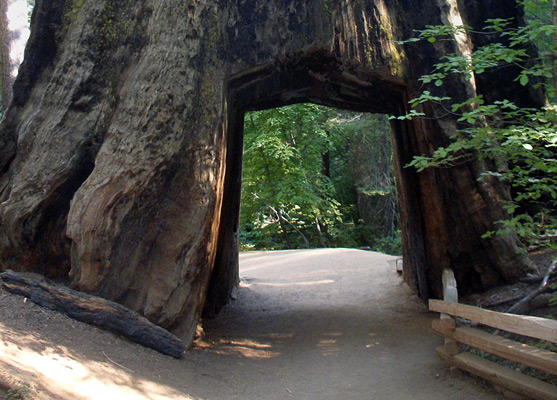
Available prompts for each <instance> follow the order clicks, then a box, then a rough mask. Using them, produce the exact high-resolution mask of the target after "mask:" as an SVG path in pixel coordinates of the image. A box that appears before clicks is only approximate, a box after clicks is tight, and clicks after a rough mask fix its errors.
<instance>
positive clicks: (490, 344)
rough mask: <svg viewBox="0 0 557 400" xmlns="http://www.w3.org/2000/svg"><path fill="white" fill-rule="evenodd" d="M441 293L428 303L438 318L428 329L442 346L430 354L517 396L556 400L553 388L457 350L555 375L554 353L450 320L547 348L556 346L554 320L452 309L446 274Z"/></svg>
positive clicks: (452, 289)
mask: <svg viewBox="0 0 557 400" xmlns="http://www.w3.org/2000/svg"><path fill="white" fill-rule="evenodd" d="M443 289H444V290H443V292H444V297H445V301H440V300H430V301H429V309H430V310H431V311H435V312H439V313H441V319H440V320H436V321H433V330H434V331H435V332H436V333H438V334H440V335H442V336H444V337H445V344H444V345H443V346H440V347H438V348H437V349H436V352H437V354H438V355H439V357H440V358H441V359H443V360H444V361H446V362H448V363H449V364H451V365H453V366H455V367H457V368H459V369H462V370H464V371H467V372H470V373H472V374H474V375H478V376H480V377H482V378H484V379H486V380H488V381H491V382H493V383H496V384H498V385H501V386H504V387H506V388H507V389H510V390H512V391H514V392H516V393H519V394H521V395H524V396H527V397H530V398H533V399H540V400H542V399H543V400H545V399H548V400H557V386H556V385H552V384H550V383H546V382H543V381H541V380H539V379H536V378H533V377H531V376H528V375H524V374H523V373H521V372H517V371H515V370H511V369H510V368H507V367H505V366H503V365H500V364H497V363H494V362H492V361H488V360H486V359H484V358H482V357H479V356H476V355H474V354H472V353H470V352H467V351H462V348H461V344H464V345H468V346H470V347H473V348H476V349H479V350H482V351H484V352H487V353H490V354H493V355H496V356H498V357H501V358H505V359H507V360H511V361H514V362H518V363H520V364H523V365H525V366H528V367H532V368H536V369H538V370H540V371H544V372H547V373H550V374H553V375H557V353H555V352H552V351H549V350H544V349H539V348H537V347H533V346H530V345H527V344H523V343H519V342H516V341H513V340H510V339H507V338H504V337H502V336H499V335H495V334H490V333H487V332H484V331H483V330H480V329H476V328H470V327H457V326H456V321H455V319H454V318H453V317H460V318H465V319H467V320H470V321H474V322H477V323H480V324H483V325H487V326H490V327H493V328H497V329H499V330H504V331H507V332H512V333H516V334H519V335H524V336H528V337H531V338H535V339H540V340H546V341H548V342H552V343H557V321H554V320H550V319H545V318H538V317H530V316H524V315H515V314H507V313H499V312H495V311H490V310H484V309H481V308H478V307H473V306H468V305H464V304H458V295H457V292H456V281H455V280H454V275H453V273H452V271H450V270H445V271H444V273H443Z"/></svg>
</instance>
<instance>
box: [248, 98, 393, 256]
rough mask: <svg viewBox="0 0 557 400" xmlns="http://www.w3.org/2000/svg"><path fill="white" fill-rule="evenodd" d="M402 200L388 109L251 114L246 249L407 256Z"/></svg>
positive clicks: (287, 109) (294, 108)
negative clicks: (380, 111)
mask: <svg viewBox="0 0 557 400" xmlns="http://www.w3.org/2000/svg"><path fill="white" fill-rule="evenodd" d="M396 204H397V200H396V190H395V183H394V173H393V160H392V149H391V132H390V127H389V124H388V119H387V116H386V115H383V114H371V113H363V112H351V111H346V110H341V109H337V108H332V107H326V106H320V105H317V104H312V103H299V104H294V105H290V106H284V107H277V108H271V109H266V110H261V111H251V112H247V113H246V114H245V118H244V152H243V168H242V195H241V207H240V227H239V244H240V250H241V251H250V250H287V249H308V248H327V247H336V248H339V247H343V248H369V249H371V250H375V251H380V252H384V253H386V254H391V255H401V251H402V250H401V245H400V230H399V226H400V224H399V219H398V209H397V205H396Z"/></svg>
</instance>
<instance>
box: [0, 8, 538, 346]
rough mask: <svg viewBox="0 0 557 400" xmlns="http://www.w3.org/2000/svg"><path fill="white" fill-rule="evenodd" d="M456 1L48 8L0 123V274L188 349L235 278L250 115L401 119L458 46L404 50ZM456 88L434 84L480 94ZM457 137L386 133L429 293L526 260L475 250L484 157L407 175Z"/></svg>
mask: <svg viewBox="0 0 557 400" xmlns="http://www.w3.org/2000/svg"><path fill="white" fill-rule="evenodd" d="M449 3H450V4H449ZM458 3H459V4H461V8H462V9H464V10H465V11H466V7H468V4H472V3H473V2H472V1H460V2H458ZM491 3H492V5H493V7H494V10H496V9H497V7H499V8H505V7H508V6H507V4H508V3H509V2H508V0H498V1H495V0H494V1H492V2H491ZM449 5H454V2H453V1H448V0H446V1H445V0H439V1H438V2H431V1H429V0H414V1H406V0H404V1H403V0H375V1H368V2H355V1H348V0H341V1H335V2H330V1H318V0H305V1H300V0H295V1H294V0H289V1H284V0H280V1H279V0H271V1H269V0H265V1H263V0H246V1H226V2H224V1H217V0H205V1H195V2H194V1H187V2H186V1H182V0H165V1H155V0H126V1H121V0H83V1H70V0H37V5H36V8H35V12H34V16H33V21H32V34H31V39H30V41H29V44H28V48H27V56H26V60H25V62H24V64H23V66H22V68H21V70H20V75H19V77H18V79H17V81H16V83H15V86H14V100H13V102H12V105H11V107H10V109H9V110H8V113H7V115H6V118H5V119H4V121H3V123H2V126H1V135H0V144H1V147H0V173H1V175H0V218H1V225H0V256H1V259H2V262H3V267H4V268H5V267H7V266H9V267H11V268H12V269H19V270H21V269H29V270H36V271H37V270H38V271H40V272H44V273H45V274H47V275H50V276H64V275H66V274H69V277H70V278H71V284H72V286H73V287H74V288H78V289H80V290H82V291H85V292H89V293H94V294H97V295H100V296H103V297H105V298H107V299H110V300H115V301H117V302H119V303H121V304H123V305H125V306H127V307H129V308H131V309H133V310H135V311H138V312H140V313H141V314H143V315H144V316H146V317H147V318H148V319H149V320H151V321H152V322H155V323H157V324H159V325H161V326H163V327H168V328H172V327H176V326H178V325H180V326H181V329H180V331H181V332H182V334H183V337H184V339H185V340H186V342H189V341H191V339H192V338H193V334H194V332H195V326H196V324H197V322H198V319H199V317H200V315H201V312H202V309H203V307H204V304H205V305H206V307H207V314H208V315H211V314H214V313H215V312H217V311H218V309H220V307H222V305H223V304H225V303H226V301H227V299H228V296H229V294H230V291H231V289H232V288H233V286H234V284H235V283H236V282H237V278H238V274H237V268H238V265H237V263H238V257H237V251H238V240H237V231H238V212H239V203H240V189H239V185H240V182H241V161H242V160H241V154H242V124H241V121H242V116H243V113H244V112H245V111H247V110H254V109H261V108H265V107H273V106H279V105H285V104H290V103H294V102H298V101H313V102H317V103H322V104H327V105H331V106H337V107H344V108H349V109H352V110H355V111H371V112H378V113H396V112H399V111H402V110H404V109H405V107H406V106H405V103H404V101H405V100H407V99H408V96H409V95H411V94H413V93H415V92H416V91H417V90H418V88H419V82H417V77H419V76H420V75H421V74H423V73H426V72H429V69H430V68H431V66H432V64H433V63H434V62H435V60H438V59H439V57H440V56H442V55H443V54H445V53H446V52H449V51H454V49H453V48H451V47H450V46H449V45H447V46H437V47H429V46H428V45H423V46H424V47H420V46H422V45H417V46H414V47H409V48H398V47H397V46H396V45H395V44H394V41H393V39H402V38H406V37H409V36H410V35H412V30H413V29H416V28H422V27H423V26H425V25H426V24H439V23H441V22H442V21H443V18H442V15H443V13H444V12H446V10H445V8H447V7H449ZM444 10H445V11H444ZM455 12H458V10H456V11H455ZM499 83H500V84H504V85H506V86H509V85H511V84H510V83H509V82H499ZM450 86H451V88H450V89H447V88H444V87H443V88H440V90H449V91H450V92H451V93H450V94H456V97H457V98H458V97H459V94H460V95H462V94H463V93H465V92H466V91H467V90H468V88H467V87H466V86H465V85H464V84H463V83H462V82H454V84H453V85H450ZM494 90H495V89H494ZM529 95H530V94H527V96H529ZM453 128H454V126H453V125H451V124H450V123H446V122H441V121H426V122H423V121H415V122H407V123H402V122H398V123H395V124H393V142H394V148H395V150H394V153H395V162H396V165H395V169H396V171H397V173H396V175H397V187H398V197H399V202H400V204H401V208H402V226H403V236H404V243H403V245H404V255H405V257H406V260H405V264H404V265H405V277H406V279H407V281H408V282H409V283H410V284H411V285H412V287H414V288H415V289H416V290H417V291H418V292H419V293H420V295H421V296H422V297H424V298H427V297H428V296H430V295H438V294H439V293H440V292H439V287H440V276H441V275H440V273H441V271H442V269H443V268H444V267H446V266H451V267H452V268H453V269H454V270H455V273H456V275H457V279H459V280H460V282H459V285H460V287H462V288H473V289H477V288H485V287H487V286H489V285H492V284H495V283H497V282H499V281H501V280H509V279H515V278H516V277H518V276H520V275H521V274H523V273H525V272H526V271H527V270H528V268H529V266H530V265H529V263H528V261H527V259H525V258H519V257H516V256H515V255H514V251H515V250H516V249H517V246H518V242H517V240H516V238H508V239H505V240H503V239H482V238H481V235H482V234H483V232H484V231H485V230H486V229H488V228H490V227H492V226H493V222H494V221H496V220H497V219H500V218H501V216H502V213H501V209H500V201H501V199H502V198H503V197H504V196H505V192H504V190H503V189H502V188H499V187H498V186H497V184H496V183H495V182H488V183H482V184H479V183H478V182H477V180H476V178H477V177H478V172H479V171H481V168H482V166H481V165H466V166H462V167H458V168H455V169H451V170H443V171H432V172H426V173H422V174H417V173H416V172H414V171H411V170H409V169H405V168H403V166H404V165H405V164H406V163H407V162H408V161H410V159H411V158H412V156H413V155H415V154H421V153H424V152H425V153H429V152H431V151H432V149H433V147H434V146H436V145H440V144H444V143H446V142H447V140H448V134H449V133H450V131H451V129H453ZM207 296H208V297H207ZM206 299H207V301H206Z"/></svg>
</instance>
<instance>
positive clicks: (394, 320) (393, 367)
mask: <svg viewBox="0 0 557 400" xmlns="http://www.w3.org/2000/svg"><path fill="white" fill-rule="evenodd" d="M240 259H241V268H240V276H241V285H240V287H239V288H238V289H237V291H236V293H235V300H234V301H232V302H231V303H230V304H229V305H228V306H227V307H225V309H224V310H223V312H222V313H221V314H220V315H218V316H217V318H216V319H214V320H211V321H204V330H205V334H204V336H203V337H202V338H201V339H200V340H198V341H197V342H196V344H195V346H194V348H193V349H192V350H190V351H189V352H187V353H186V355H185V357H184V358H182V359H181V360H176V359H173V358H170V357H167V356H163V355H161V354H159V353H156V352H154V351H152V350H149V349H145V348H143V347H141V346H139V345H137V344H134V343H131V342H129V341H126V340H123V339H121V338H119V337H117V336H115V335H113V334H111V333H108V332H104V331H101V330H99V329H97V328H95V327H91V326H88V325H85V324H82V323H79V322H76V321H73V320H71V319H69V318H67V317H65V316H63V315H60V314H57V313H55V312H52V311H49V310H44V309H41V308H39V307H38V306H36V305H34V304H32V303H31V302H24V300H23V298H21V297H19V296H14V295H11V294H8V293H6V292H4V291H0V379H1V378H2V376H3V375H5V372H6V371H7V372H9V373H10V374H12V375H13V376H15V377H16V379H17V380H20V381H22V382H25V383H27V384H28V385H29V386H30V387H31V388H32V390H33V395H34V397H33V399H34V400H44V399H53V398H54V399H68V400H74V399H77V400H81V399H101V400H109V399H118V400H122V399H124V400H128V399H138V400H143V399H147V400H159V399H185V400H188V399H195V400H251V399H264V400H275V399H276V400H279V399H280V400H283V399H304V400H321V399H331V400H336V399H339V400H341V399H342V400H361V399H374V400H382V399H384V400H387V399H389V400H390V399H397V400H410V399H411V400H416V399H423V400H446V399H451V400H469V399H472V398H473V399H475V400H488V399H496V398H497V397H496V396H495V395H494V394H493V393H492V392H488V391H486V389H485V388H484V387H483V386H480V385H478V384H477V383H476V382H475V381H473V380H472V379H470V378H467V377H465V376H463V375H460V374H458V373H454V372H450V371H449V368H448V367H447V366H445V365H444V364H443V363H442V362H441V361H440V360H438V359H437V357H436V355H435V353H434V349H435V347H436V346H438V345H439V344H440V343H441V342H442V340H441V338H439V337H436V336H435V335H434V334H433V333H432V331H431V328H430V324H431V320H432V319H433V318H435V316H434V315H431V314H430V313H429V312H428V311H427V309H426V307H425V306H424V305H423V304H422V303H421V302H420V301H419V300H418V299H417V298H416V297H415V296H414V295H413V294H412V293H410V291H409V290H408V288H407V287H406V286H405V285H404V284H403V283H402V280H401V278H400V276H399V275H398V274H397V273H396V272H395V268H394V266H393V263H390V261H392V260H394V259H395V258H394V257H391V256H386V255H383V254H379V253H374V252H369V251H361V250H351V249H318V250H296V251H277V252H252V253H244V254H241V256H240ZM2 371H4V374H3V373H2Z"/></svg>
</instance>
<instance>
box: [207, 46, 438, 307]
mask: <svg viewBox="0 0 557 400" xmlns="http://www.w3.org/2000/svg"><path fill="white" fill-rule="evenodd" d="M405 90H406V89H405V87H404V86H403V85H402V84H400V83H399V82H396V81H395V80H394V79H389V78H385V77H382V76H379V75H377V74H371V73H368V72H366V71H364V70H358V69H348V68H345V67H341V66H339V65H338V64H337V63H336V62H335V61H334V60H330V59H328V58H323V57H318V56H316V57H315V58H308V59H304V60H302V61H298V62H296V63H281V64H273V65H267V66H262V67H259V68H255V69H253V70H250V71H248V72H245V73H242V74H239V75H236V76H233V77H231V78H230V79H229V80H228V82H227V91H226V95H227V96H226V100H225V111H226V114H227V116H228V119H227V121H226V127H225V137H226V142H227V143H226V161H225V171H226V172H225V174H226V175H225V176H226V178H225V181H224V188H223V202H222V207H221V213H220V221H219V234H218V243H217V253H216V258H215V264H214V268H213V272H212V275H211V280H210V284H209V287H208V291H207V297H206V301H205V306H204V316H205V317H212V316H214V315H215V314H216V313H218V311H220V309H221V308H222V307H223V306H224V305H225V304H226V303H227V302H228V299H229V295H230V293H231V292H232V289H233V287H234V286H235V285H236V284H237V283H238V282H239V276H238V262H239V261H238V254H239V247H240V243H239V222H240V221H239V216H240V201H241V188H242V161H243V159H242V155H243V149H244V120H245V116H246V113H248V112H251V111H260V110H268V109H273V108H277V107H283V106H289V105H293V104H299V103H312V104H316V105H321V106H327V107H334V108H337V109H342V110H347V111H351V112H358V113H362V112H363V113H375V114H399V113H401V112H402V111H403V110H404V109H405V105H404V104H405V103H404V101H403V100H404V97H405V93H406V92H405ZM391 132H392V133H391V134H392V144H393V159H394V172H395V177H396V185H397V191H398V192H399V194H398V199H399V204H400V208H401V212H402V214H401V215H402V216H403V218H402V220H403V224H402V226H401V228H402V232H403V234H402V235H403V239H402V240H403V243H404V244H403V253H404V257H405V259H406V262H407V265H409V266H410V267H409V268H408V269H407V272H406V273H405V279H406V281H407V282H408V283H409V284H410V286H411V287H412V288H413V289H414V290H415V291H416V292H417V293H419V294H420V296H421V297H422V298H424V299H425V298H427V297H428V295H429V294H428V287H427V280H426V275H425V270H424V267H423V266H424V265H425V263H424V260H423V258H424V243H423V240H422V235H421V232H420V231H419V230H420V223H419V220H420V214H419V213H420V207H419V205H418V204H417V203H416V201H417V198H418V196H416V194H415V192H416V191H417V190H418V189H417V186H415V185H414V183H413V182H415V181H416V180H414V179H412V175H414V174H415V172H414V171H412V170H410V169H404V168H403V166H404V165H406V164H407V163H408V162H409V161H410V160H411V159H412V153H411V151H410V149H411V148H412V144H411V140H412V138H411V135H410V134H409V132H408V126H407V125H406V124H404V123H401V122H394V123H391ZM409 245H410V246H411V248H412V251H411V252H408V248H409Z"/></svg>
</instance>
